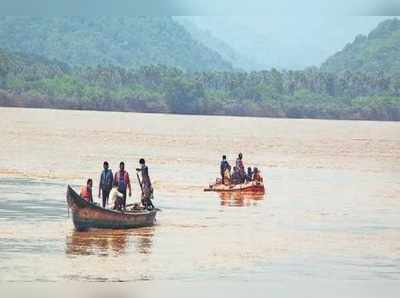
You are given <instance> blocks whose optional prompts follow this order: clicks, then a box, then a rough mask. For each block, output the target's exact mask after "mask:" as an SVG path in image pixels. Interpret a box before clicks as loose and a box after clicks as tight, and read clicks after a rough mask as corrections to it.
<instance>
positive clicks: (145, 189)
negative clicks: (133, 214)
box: [136, 158, 154, 209]
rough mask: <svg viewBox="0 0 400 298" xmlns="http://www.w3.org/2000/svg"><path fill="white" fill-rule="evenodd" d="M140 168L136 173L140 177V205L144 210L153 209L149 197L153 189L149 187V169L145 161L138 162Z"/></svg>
mask: <svg viewBox="0 0 400 298" xmlns="http://www.w3.org/2000/svg"><path fill="white" fill-rule="evenodd" d="M139 164H140V168H137V169H136V171H137V172H140V173H141V176H142V182H141V186H142V204H143V206H144V207H145V208H147V209H148V208H151V209H153V208H154V205H153V203H152V202H151V196H152V194H153V187H152V186H151V181H150V176H149V168H148V167H147V166H146V161H145V160H144V159H143V158H141V159H140V160H139Z"/></svg>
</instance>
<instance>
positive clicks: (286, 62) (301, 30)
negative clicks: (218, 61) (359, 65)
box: [188, 15, 388, 69]
mask: <svg viewBox="0 0 400 298" xmlns="http://www.w3.org/2000/svg"><path fill="white" fill-rule="evenodd" d="M387 18H388V17H380V16H379V17H349V16H335V17H333V16H309V15H298V16H231V17H210V16H208V17H204V16H201V17H200V16H199V17H188V19H189V20H191V21H192V22H194V23H195V24H197V26H198V27H200V28H203V29H206V30H209V31H210V32H211V33H212V34H213V35H215V36H216V37H218V38H219V39H221V40H223V41H225V42H226V43H228V44H229V45H230V46H231V47H232V48H234V49H235V50H236V51H238V52H240V53H241V54H242V55H245V56H248V57H249V58H252V59H253V60H256V61H257V62H258V63H259V64H262V65H263V66H267V67H268V66H269V67H278V68H291V69H293V68H297V69H299V68H304V67H307V66H312V65H317V66H318V65H319V64H320V63H322V62H323V61H324V60H325V59H326V58H328V57H329V56H330V55H332V54H334V53H335V52H337V51H338V50H340V49H342V48H343V47H344V46H345V45H346V44H347V43H349V42H352V41H353V40H354V38H355V36H357V35H358V34H368V33H369V32H370V31H371V30H372V29H373V28H375V27H376V25H377V24H378V23H379V22H381V21H382V20H384V19H387Z"/></svg>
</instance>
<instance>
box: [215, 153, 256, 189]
mask: <svg viewBox="0 0 400 298" xmlns="http://www.w3.org/2000/svg"><path fill="white" fill-rule="evenodd" d="M220 174H221V182H222V184H225V185H231V184H233V185H237V184H243V183H246V182H251V181H257V182H262V181H263V178H262V177H261V173H260V170H258V168H256V167H254V168H253V169H252V168H251V167H248V168H247V171H246V170H245V166H244V162H243V154H242V153H239V154H238V157H237V158H236V162H235V166H234V167H233V171H232V168H231V165H230V164H229V162H228V161H227V159H226V155H222V160H221V164H220Z"/></svg>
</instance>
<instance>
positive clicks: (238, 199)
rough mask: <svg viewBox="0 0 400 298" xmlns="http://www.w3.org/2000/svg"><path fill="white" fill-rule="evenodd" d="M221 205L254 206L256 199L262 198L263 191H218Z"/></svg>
mask: <svg viewBox="0 0 400 298" xmlns="http://www.w3.org/2000/svg"><path fill="white" fill-rule="evenodd" d="M218 195H219V197H220V199H221V206H227V207H245V206H246V207H247V206H255V205H257V203H258V201H260V200H263V199H264V194H263V193H246V192H220V193H218Z"/></svg>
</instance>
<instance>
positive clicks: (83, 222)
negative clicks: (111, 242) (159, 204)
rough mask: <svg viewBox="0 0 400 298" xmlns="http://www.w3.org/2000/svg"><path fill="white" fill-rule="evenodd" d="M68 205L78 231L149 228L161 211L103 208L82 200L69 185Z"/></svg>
mask: <svg viewBox="0 0 400 298" xmlns="http://www.w3.org/2000/svg"><path fill="white" fill-rule="evenodd" d="M67 203H68V207H69V208H70V209H71V211H72V222H73V224H74V226H75V228H76V229H77V230H78V231H81V230H87V229H90V228H98V229H132V228H139V227H149V226H152V225H153V224H154V222H155V218H156V214H157V211H159V209H153V210H150V211H148V210H140V211H134V212H131V211H129V212H128V211H126V212H121V211H116V210H110V209H105V208H102V207H100V206H98V205H95V204H93V203H90V202H87V201H86V200H84V199H82V198H81V197H80V196H79V195H78V194H77V193H76V192H75V191H74V190H73V189H72V187H70V186H69V185H68V189H67Z"/></svg>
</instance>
